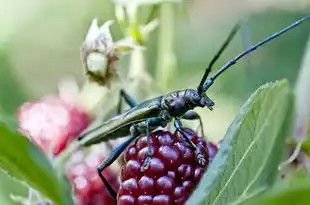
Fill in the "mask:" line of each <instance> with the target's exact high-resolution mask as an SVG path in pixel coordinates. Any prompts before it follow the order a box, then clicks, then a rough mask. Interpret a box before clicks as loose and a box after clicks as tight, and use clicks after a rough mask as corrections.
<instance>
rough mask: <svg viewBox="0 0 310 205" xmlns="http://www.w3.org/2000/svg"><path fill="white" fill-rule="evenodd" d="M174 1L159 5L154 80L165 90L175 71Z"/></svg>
mask: <svg viewBox="0 0 310 205" xmlns="http://www.w3.org/2000/svg"><path fill="white" fill-rule="evenodd" d="M174 6H175V5H174V3H171V2H165V3H163V4H162V5H161V6H160V26H161V27H160V31H159V35H158V44H159V47H158V59H157V69H156V82H158V85H160V86H161V88H162V89H164V90H167V89H169V86H170V84H171V80H172V78H173V76H174V74H175V73H176V66H177V62H176V57H175V53H174V38H173V37H174V35H175V32H174V30H175V28H174V26H175V25H174V24H175V8H174Z"/></svg>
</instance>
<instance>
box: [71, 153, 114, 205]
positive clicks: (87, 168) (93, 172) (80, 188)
mask: <svg viewBox="0 0 310 205" xmlns="http://www.w3.org/2000/svg"><path fill="white" fill-rule="evenodd" d="M103 159H104V158H103V157H100V156H98V155H97V154H91V155H89V156H88V157H86V158H81V160H75V161H74V162H71V163H70V161H69V162H68V163H70V168H69V170H68V176H69V180H70V182H71V183H72V186H73V190H74V194H75V199H76V203H75V204H76V205H107V204H109V205H113V204H115V205H116V200H115V199H113V198H112V197H111V195H110V194H109V192H108V191H107V189H106V188H105V186H104V184H103V183H102V181H101V179H100V177H99V175H98V172H97V166H98V165H99V163H100V162H101V161H102V160H103ZM102 173H103V174H104V176H105V177H106V178H107V180H108V182H109V183H110V184H111V185H112V187H113V188H114V189H115V190H117V188H118V186H119V183H118V177H117V175H116V174H115V173H114V172H113V171H112V169H110V168H106V169H105V170H104V171H103V172H102Z"/></svg>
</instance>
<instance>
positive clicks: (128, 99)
mask: <svg viewBox="0 0 310 205" xmlns="http://www.w3.org/2000/svg"><path fill="white" fill-rule="evenodd" d="M122 99H124V100H125V102H126V103H127V104H128V105H129V106H130V107H134V106H136V105H137V104H138V103H137V102H136V101H135V100H134V99H133V98H132V97H131V96H130V95H128V94H127V92H126V91H125V90H124V89H121V90H120V92H119V101H118V103H117V114H118V115H119V114H121V113H122Z"/></svg>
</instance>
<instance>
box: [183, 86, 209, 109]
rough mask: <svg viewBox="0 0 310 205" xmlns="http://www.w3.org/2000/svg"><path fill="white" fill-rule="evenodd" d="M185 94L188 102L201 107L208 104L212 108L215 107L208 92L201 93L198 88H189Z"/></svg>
mask: <svg viewBox="0 0 310 205" xmlns="http://www.w3.org/2000/svg"><path fill="white" fill-rule="evenodd" d="M185 95H186V101H187V103H188V104H190V105H193V106H199V107H205V106H207V107H208V108H209V109H210V110H212V109H213V106H214V102H213V101H212V100H211V99H210V98H209V97H208V96H207V95H206V93H201V94H199V92H198V91H197V90H187V91H186V94H185Z"/></svg>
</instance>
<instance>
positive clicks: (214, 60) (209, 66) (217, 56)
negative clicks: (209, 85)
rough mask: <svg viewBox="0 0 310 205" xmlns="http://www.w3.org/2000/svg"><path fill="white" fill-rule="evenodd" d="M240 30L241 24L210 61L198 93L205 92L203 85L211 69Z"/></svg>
mask: <svg viewBox="0 0 310 205" xmlns="http://www.w3.org/2000/svg"><path fill="white" fill-rule="evenodd" d="M239 29H240V23H239V22H238V23H236V25H235V26H234V28H233V29H232V30H231V31H230V33H229V35H228V37H227V39H226V41H225V42H224V43H223V44H222V46H221V48H220V50H219V51H218V52H217V53H216V55H215V56H214V57H213V59H212V60H211V61H210V63H209V65H208V67H207V68H206V70H205V73H204V75H203V77H202V79H201V81H200V84H199V86H198V88H197V90H198V93H199V94H201V93H202V92H203V84H204V82H205V81H206V79H207V77H208V75H209V74H210V72H211V69H212V67H213V65H214V63H215V62H216V61H217V60H218V59H219V57H220V56H221V54H222V53H223V51H224V50H225V49H226V48H227V46H228V45H229V43H230V42H231V40H232V39H233V37H234V36H235V35H236V33H237V31H238V30H239Z"/></svg>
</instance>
